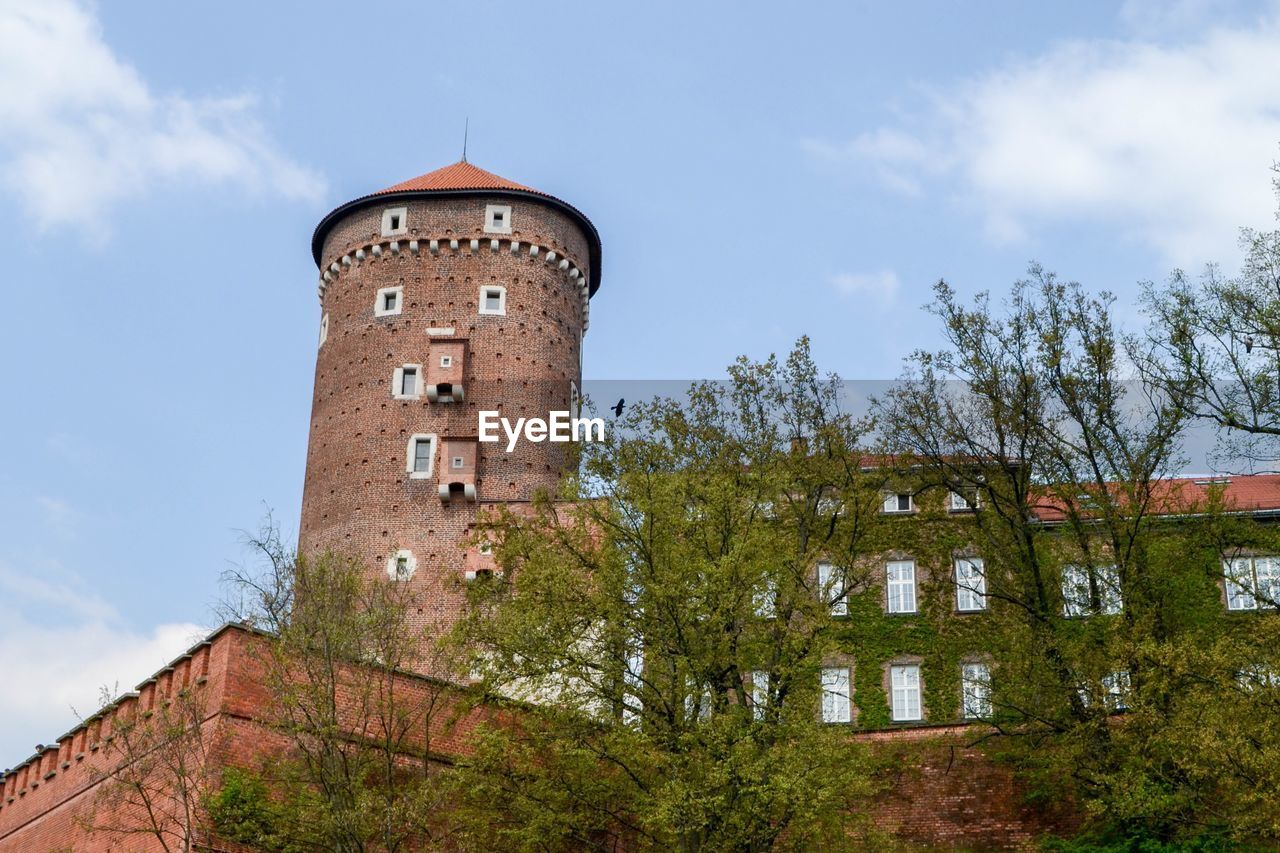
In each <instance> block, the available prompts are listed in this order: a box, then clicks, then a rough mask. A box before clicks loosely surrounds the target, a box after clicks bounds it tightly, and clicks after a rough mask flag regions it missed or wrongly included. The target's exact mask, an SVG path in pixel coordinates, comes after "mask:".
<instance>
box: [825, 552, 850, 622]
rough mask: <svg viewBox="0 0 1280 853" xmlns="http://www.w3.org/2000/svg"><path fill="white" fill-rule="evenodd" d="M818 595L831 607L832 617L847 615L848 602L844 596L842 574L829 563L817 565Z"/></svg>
mask: <svg viewBox="0 0 1280 853" xmlns="http://www.w3.org/2000/svg"><path fill="white" fill-rule="evenodd" d="M818 594H819V595H820V596H822V600H823V601H825V602H827V604H829V605H830V606H831V615H832V616H847V615H848V614H849V601H848V599H847V598H845V594H844V577H843V572H841V571H840V570H839V569H837V568H836V567H835V566H833V565H832V564H831V563H826V562H823V563H818Z"/></svg>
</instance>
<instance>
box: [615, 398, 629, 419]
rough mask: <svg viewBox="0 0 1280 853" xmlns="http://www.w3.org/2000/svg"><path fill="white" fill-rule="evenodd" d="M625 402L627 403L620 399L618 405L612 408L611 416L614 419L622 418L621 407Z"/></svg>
mask: <svg viewBox="0 0 1280 853" xmlns="http://www.w3.org/2000/svg"><path fill="white" fill-rule="evenodd" d="M626 402H627V401H626V399H625V398H624V399H621V400H619V401H618V405H616V406H614V407H613V414H614V416H615V417H619V418H620V417H622V407H623V405H624V404H625V403H626Z"/></svg>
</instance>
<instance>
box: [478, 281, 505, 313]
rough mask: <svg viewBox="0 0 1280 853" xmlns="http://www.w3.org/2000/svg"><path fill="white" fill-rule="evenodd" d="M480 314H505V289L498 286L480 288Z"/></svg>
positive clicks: (491, 285) (487, 285) (488, 285)
mask: <svg viewBox="0 0 1280 853" xmlns="http://www.w3.org/2000/svg"><path fill="white" fill-rule="evenodd" d="M480 313H481V314H506V313H507V289H506V288H505V287H503V286H502V285H500V284H486V285H485V286H484V287H482V288H480Z"/></svg>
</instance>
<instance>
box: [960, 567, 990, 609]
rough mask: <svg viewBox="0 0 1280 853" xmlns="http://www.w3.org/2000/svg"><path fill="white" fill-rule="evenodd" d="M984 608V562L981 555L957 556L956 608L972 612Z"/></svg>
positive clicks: (985, 604) (985, 586)
mask: <svg viewBox="0 0 1280 853" xmlns="http://www.w3.org/2000/svg"><path fill="white" fill-rule="evenodd" d="M986 609H987V574H986V564H985V563H983V561H982V558H981V557H957V558H956V610H959V611H960V612H961V613H972V612H974V611H976V610H986Z"/></svg>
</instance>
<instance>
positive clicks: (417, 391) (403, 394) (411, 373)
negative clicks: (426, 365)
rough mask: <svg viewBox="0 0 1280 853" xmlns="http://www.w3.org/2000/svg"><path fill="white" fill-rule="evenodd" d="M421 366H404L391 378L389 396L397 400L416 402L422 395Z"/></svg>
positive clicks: (396, 370)
mask: <svg viewBox="0 0 1280 853" xmlns="http://www.w3.org/2000/svg"><path fill="white" fill-rule="evenodd" d="M421 379H422V365H420V364H405V365H401V366H400V367H397V368H396V369H395V373H394V374H392V376H391V396H393V397H395V398H396V399H397V400H416V399H418V397H419V396H420V395H421V394H422V391H421V388H422V382H421Z"/></svg>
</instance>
